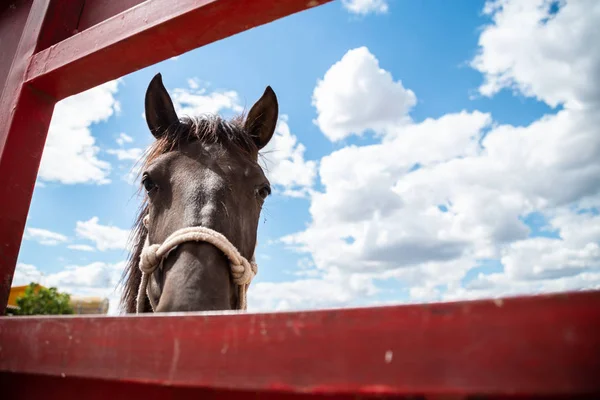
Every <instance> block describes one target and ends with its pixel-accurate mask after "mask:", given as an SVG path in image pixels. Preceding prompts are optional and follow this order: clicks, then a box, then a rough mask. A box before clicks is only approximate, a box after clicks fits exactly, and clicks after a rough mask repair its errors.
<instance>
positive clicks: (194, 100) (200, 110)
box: [171, 79, 243, 116]
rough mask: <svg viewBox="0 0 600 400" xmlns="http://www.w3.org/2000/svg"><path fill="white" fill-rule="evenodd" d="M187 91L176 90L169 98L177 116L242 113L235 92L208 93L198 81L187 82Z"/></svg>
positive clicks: (183, 89) (184, 89)
mask: <svg viewBox="0 0 600 400" xmlns="http://www.w3.org/2000/svg"><path fill="white" fill-rule="evenodd" d="M188 85H189V89H186V88H176V89H174V90H173V93H172V94H171V97H172V99H173V105H174V106H175V110H176V111H177V114H178V115H179V116H184V115H187V116H196V115H202V114H218V113H220V112H222V111H224V110H232V111H234V112H236V113H239V112H242V111H243V108H242V106H241V105H240V97H239V95H238V93H237V92H236V91H235V90H224V91H213V92H210V93H209V92H208V90H207V89H206V88H204V87H200V81H198V80H196V79H189V80H188Z"/></svg>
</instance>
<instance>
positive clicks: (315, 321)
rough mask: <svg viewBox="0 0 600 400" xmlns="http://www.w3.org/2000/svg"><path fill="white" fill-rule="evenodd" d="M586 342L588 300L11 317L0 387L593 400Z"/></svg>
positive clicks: (1, 340)
mask: <svg viewBox="0 0 600 400" xmlns="http://www.w3.org/2000/svg"><path fill="white" fill-rule="evenodd" d="M599 333H600V291H595V292H580V293H570V294H560V295H554V296H540V297H524V298H512V299H503V300H496V301H492V300H485V301H474V302H457V303H447V304H433V305H410V306H394V307H379V308H368V309H350V310H327V311H314V312H298V313H275V314H242V315H234V316H232V315H216V316H202V315H193V314H178V315H177V316H176V317H170V316H159V315H147V316H128V317H88V318H85V317H74V318H73V317H62V318H60V317H51V318H27V317H13V318H0V345H1V348H0V377H1V376H2V373H7V372H16V373H21V374H24V373H30V374H42V375H47V376H54V377H61V376H62V377H66V378H65V379H64V384H65V385H69V379H68V378H69V377H72V378H97V379H104V380H110V381H119V382H124V383H127V382H144V383H148V384H154V385H172V386H188V387H198V388H203V387H204V388H210V389H215V390H224V389H231V390H241V391H259V392H262V391H272V390H279V391H283V392H287V393H294V392H299V393H311V394H317V395H318V394H321V395H323V394H336V393H337V394H343V393H346V394H354V395H361V394H368V393H371V394H372V393H380V394H388V395H392V394H396V395H398V394H404V395H411V394H412V395H417V394H456V395H459V394H460V395H490V396H493V395H507V394H510V395H521V396H529V395H554V396H561V395H562V396H566V397H567V398H569V396H575V395H579V394H595V395H597V396H598V398H600V379H598V377H599V376H600V357H599V355H600V334H599ZM11 376H12V375H4V378H3V379H0V381H4V382H5V383H4V385H5V390H9V389H10V388H11V387H10V386H11V385H16V383H13V382H18V381H19V380H14V379H13V378H11ZM6 385H7V386H6ZM12 389H14V390H17V389H18V388H16V387H13V388H12ZM453 398H454V397H453ZM456 398H459V397H456ZM571 398H572V397H571Z"/></svg>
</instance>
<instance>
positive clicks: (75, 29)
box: [0, 0, 600, 400]
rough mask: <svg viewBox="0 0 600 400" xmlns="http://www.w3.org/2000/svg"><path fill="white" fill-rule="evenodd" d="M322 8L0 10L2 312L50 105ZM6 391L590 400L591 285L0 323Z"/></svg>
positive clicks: (25, 5)
mask: <svg viewBox="0 0 600 400" xmlns="http://www.w3.org/2000/svg"><path fill="white" fill-rule="evenodd" d="M329 1H330V0H173V1H167V0H148V1H142V0H120V1H112V0H62V1H61V0H20V1H4V2H3V3H1V4H0V39H1V41H0V45H1V46H2V49H1V50H2V51H1V52H0V82H3V84H2V96H1V98H0V121H1V122H2V123H1V124H0V199H1V200H0V205H1V207H0V312H4V308H5V307H6V302H7V299H8V293H9V290H10V286H11V282H12V275H13V272H14V267H15V264H16V260H17V256H18V253H19V246H20V243H21V238H22V235H23V230H24V227H25V221H26V217H27V213H28V210H29V204H30V200H31V195H32V192H33V186H34V182H35V179H36V175H37V172H38V167H39V162H40V159H41V155H42V150H43V147H44V143H45V139H46V135H47V131H48V126H49V123H50V119H51V116H52V111H53V108H54V104H55V103H56V102H57V101H59V100H61V99H63V98H65V97H67V96H70V95H73V94H76V93H79V92H81V91H84V90H86V89H89V88H92V87H94V86H96V85H99V84H101V83H103V82H105V81H108V80H111V79H115V78H118V77H119V76H122V75H125V74H128V73H131V72H133V71H136V70H138V69H141V68H144V67H146V66H148V65H151V64H153V63H156V62H159V61H161V60H164V59H167V58H169V57H172V56H176V55H179V54H182V53H184V52H186V51H189V50H192V49H194V48H197V47H200V46H203V45H205V44H208V43H211V42H214V41H216V40H220V39H223V38H226V37H228V36H231V35H234V34H236V33H239V32H242V31H244V30H247V29H250V28H252V27H255V26H258V25H261V24H265V23H268V22H271V21H274V20H276V19H278V18H282V17H285V16H287V15H290V14H292V13H295V12H298V11H301V10H304V9H306V8H310V7H314V6H317V5H319V4H323V3H326V2H329ZM149 43H152V46H149V45H148V44H149ZM107 60H110V62H106V61H107ZM0 395H1V397H2V398H3V399H14V398H33V397H34V396H35V397H36V398H40V397H44V398H67V397H69V398H85V399H95V398H102V399H105V398H111V399H114V398H127V399H130V398H144V399H146V400H147V399H150V398H161V399H162V398H165V397H166V398H181V397H186V396H190V395H194V396H198V395H202V396H205V397H208V398H216V397H219V398H222V397H223V396H225V397H227V398H234V397H242V396H243V397H245V396H259V395H260V396H261V397H267V398H271V397H277V398H280V397H294V398H297V397H305V396H311V397H314V396H316V395H321V396H328V397H330V396H333V395H335V396H337V397H351V398H356V397H357V396H360V397H372V396H398V395H405V396H413V397H412V398H419V397H418V396H427V397H426V398H436V399H437V398H444V399H462V398H467V396H468V395H473V396H475V395H479V396H488V397H486V398H509V397H521V398H522V397H527V396H533V395H538V396H546V397H548V398H550V397H564V398H575V397H576V396H584V395H588V396H590V398H594V395H595V396H596V397H597V398H600V292H598V291H595V292H582V293H571V294H562V295H554V296H540V297H525V298H514V299H503V300H502V301H500V300H497V301H491V300H489V301H477V302H461V303H451V304H436V305H421V306H414V305H413V306H396V307H378V308H366V309H353V310H337V311H336V310H329V311H317V312H308V313H301V312H296V313H277V314H245V315H210V316H209V315H198V314H195V315H194V314H192V315H178V316H176V315H172V316H164V315H163V316H157V315H148V316H146V315H145V316H128V317H52V318H44V317H40V318H29V317H18V318H9V317H2V318H0ZM415 396H417V397H415ZM469 398H471V397H469ZM473 398H474V397H473ZM480 398H481V397H480Z"/></svg>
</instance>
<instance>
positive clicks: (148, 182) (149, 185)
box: [142, 174, 156, 193]
mask: <svg viewBox="0 0 600 400" xmlns="http://www.w3.org/2000/svg"><path fill="white" fill-rule="evenodd" d="M142 185H144V188H145V189H146V192H148V193H150V192H151V191H152V190H153V189H154V188H156V184H155V183H154V181H152V179H151V178H150V177H149V176H148V175H147V174H144V176H143V177H142Z"/></svg>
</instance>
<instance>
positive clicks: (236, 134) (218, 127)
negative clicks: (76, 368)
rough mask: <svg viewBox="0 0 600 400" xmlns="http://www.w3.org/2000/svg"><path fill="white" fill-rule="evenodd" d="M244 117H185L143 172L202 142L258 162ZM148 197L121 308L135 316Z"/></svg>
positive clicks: (135, 232) (149, 155) (154, 149)
mask: <svg viewBox="0 0 600 400" xmlns="http://www.w3.org/2000/svg"><path fill="white" fill-rule="evenodd" d="M243 121H244V117H243V115H240V116H237V117H234V118H232V119H231V120H225V119H223V118H221V117H220V116H218V115H206V116H202V117H185V118H181V119H180V123H179V125H178V126H176V127H172V128H171V129H168V130H167V132H166V133H165V134H164V135H163V136H162V137H161V138H160V139H157V140H155V141H154V143H153V144H152V145H151V146H150V147H149V148H148V150H147V151H146V155H145V158H144V159H143V160H142V165H141V168H140V170H139V171H143V170H144V168H145V167H146V166H147V165H148V164H149V163H151V162H152V161H154V160H155V159H156V158H157V157H159V156H160V155H162V154H165V153H168V152H170V151H173V150H176V149H177V148H179V146H181V145H182V144H185V143H189V142H191V141H200V142H202V143H206V144H222V145H224V146H225V147H226V148H228V149H234V150H236V151H240V152H242V153H244V154H245V155H246V156H247V157H250V158H256V157H257V156H258V148H257V146H256V144H255V143H254V140H253V139H252V137H251V136H250V135H248V133H247V132H246V130H245V129H244V123H243ZM147 200H148V199H147V197H146V196H144V199H143V201H142V204H141V206H140V209H139V212H138V215H137V217H136V219H135V223H134V227H133V229H132V231H131V235H130V238H129V241H130V243H132V244H133V246H132V251H131V252H130V254H129V258H128V260H127V265H126V266H125V270H124V271H123V276H122V278H121V280H122V283H123V292H122V294H121V308H122V309H123V311H125V312H126V313H134V312H135V309H136V297H137V291H138V287H139V285H140V282H141V279H142V274H141V271H140V270H139V268H138V264H139V259H140V254H141V252H142V247H143V245H144V241H145V240H146V229H145V227H144V225H143V223H142V220H143V218H144V216H145V215H146V213H147V212H148V201H147ZM144 310H145V311H148V310H150V304H149V302H148V300H147V299H146V305H145V306H144Z"/></svg>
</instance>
